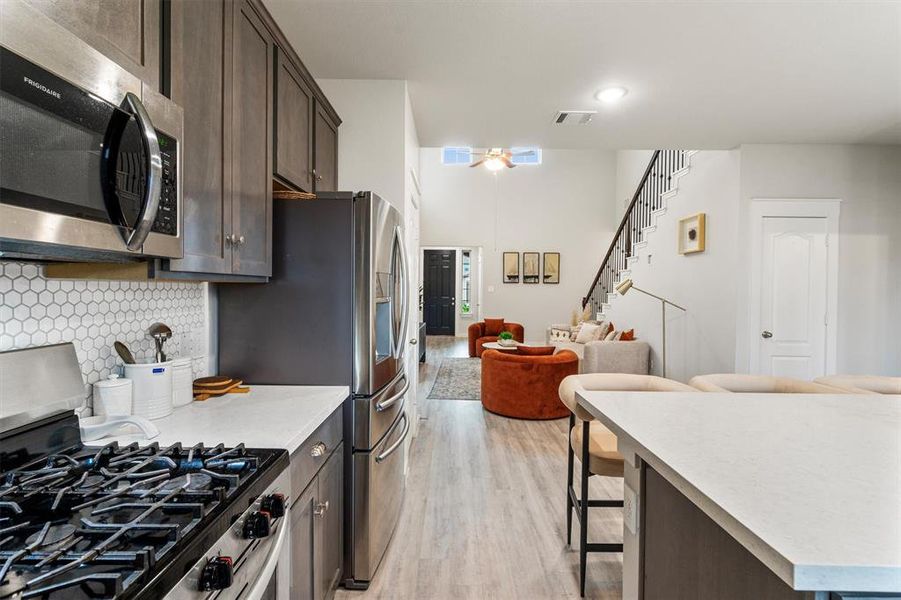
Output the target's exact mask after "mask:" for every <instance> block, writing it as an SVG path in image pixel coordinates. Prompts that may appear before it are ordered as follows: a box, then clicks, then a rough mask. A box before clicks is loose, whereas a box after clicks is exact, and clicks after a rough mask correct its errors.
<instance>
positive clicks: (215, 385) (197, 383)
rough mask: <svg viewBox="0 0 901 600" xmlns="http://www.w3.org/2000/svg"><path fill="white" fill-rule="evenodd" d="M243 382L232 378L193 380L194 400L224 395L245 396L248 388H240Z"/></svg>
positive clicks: (218, 377)
mask: <svg viewBox="0 0 901 600" xmlns="http://www.w3.org/2000/svg"><path fill="white" fill-rule="evenodd" d="M243 383H244V382H243V381H241V380H240V379H234V378H233V377H222V376H216V377H201V378H200V379H195V380H194V400H197V401H200V402H202V401H204V400H208V399H210V398H215V397H217V396H224V395H225V394H246V393H247V392H249V391H250V388H249V387H242V384H243Z"/></svg>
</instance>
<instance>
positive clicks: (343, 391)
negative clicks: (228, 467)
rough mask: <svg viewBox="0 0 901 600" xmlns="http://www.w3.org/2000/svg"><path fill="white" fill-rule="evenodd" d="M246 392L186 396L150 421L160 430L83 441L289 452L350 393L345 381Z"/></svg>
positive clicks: (261, 387) (265, 387) (257, 387)
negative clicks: (182, 402)
mask: <svg viewBox="0 0 901 600" xmlns="http://www.w3.org/2000/svg"><path fill="white" fill-rule="evenodd" d="M250 388H251V389H250V391H249V392H248V393H246V394H227V395H225V396H221V397H218V398H210V399H209V400H206V401H204V402H191V403H190V404H188V405H186V406H181V407H178V408H176V409H175V410H174V411H173V412H172V414H170V415H168V416H166V417H163V418H162V419H156V420H154V421H151V423H153V424H154V425H155V426H156V427H157V428H158V429H159V430H160V434H159V435H158V436H157V437H155V438H153V439H147V438H146V437H144V436H143V435H142V434H137V433H136V434H128V435H117V436H114V437H111V438H105V439H102V440H96V441H93V442H88V445H91V446H96V445H100V444H104V443H107V442H110V441H113V440H115V441H118V442H119V443H120V444H126V443H131V442H138V443H140V444H148V443H151V442H158V443H159V444H160V445H161V446H163V445H169V444H174V443H176V442H181V443H182V444H183V445H185V446H187V445H194V444H197V443H199V442H203V443H204V444H207V445H211V446H212V445H216V444H220V443H222V444H225V445H226V446H235V445H237V444H241V443H243V444H244V446H245V447H247V448H284V449H286V450H287V451H288V452H289V453H293V452H294V451H295V450H296V449H297V448H298V447H299V446H300V445H301V444H302V443H303V442H304V441H305V440H306V439H307V438H308V437H309V436H310V435H311V434H312V433H313V432H314V431H315V430H316V428H317V427H319V425H321V424H322V423H323V421H325V419H326V418H328V416H329V415H331V414H332V413H333V412H334V411H335V409H337V408H338V407H339V406H341V404H342V403H343V402H344V400H345V399H346V398H347V397H348V395H349V394H350V389H349V388H348V387H347V386H295V385H252V386H250Z"/></svg>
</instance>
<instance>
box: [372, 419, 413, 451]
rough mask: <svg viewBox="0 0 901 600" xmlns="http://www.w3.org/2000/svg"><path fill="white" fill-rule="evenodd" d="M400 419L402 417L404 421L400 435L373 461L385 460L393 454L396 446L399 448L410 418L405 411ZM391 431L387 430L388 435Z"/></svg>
mask: <svg viewBox="0 0 901 600" xmlns="http://www.w3.org/2000/svg"><path fill="white" fill-rule="evenodd" d="M400 419H403V421H404V429H403V431H402V432H401V434H400V437H398V438H397V440H396V441H395V442H394V443H393V444H391V445H390V446H388V447H387V448H385V450H384V451H382V452H381V453H380V454H379V455H378V456H376V457H375V462H377V463H380V462H382V461H383V460H385V459H386V458H388V457H389V456H391V455H392V454H394V452H395V451H396V450H397V449H398V448H400V446H401V444H403V443H404V440H405V439H406V438H407V433H409V431H410V420H409V419H408V418H407V413H404V414H402V415H401V417H400ZM400 419H398V420H397V422H398V424H400ZM394 429H397V425H395V426H394ZM392 433H394V432H393V431H392V432H389V433H388V435H389V436H390V435H391V434H392Z"/></svg>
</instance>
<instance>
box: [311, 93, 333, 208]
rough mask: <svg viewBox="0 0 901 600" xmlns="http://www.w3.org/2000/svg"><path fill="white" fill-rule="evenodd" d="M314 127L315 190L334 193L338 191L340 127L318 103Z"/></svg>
mask: <svg viewBox="0 0 901 600" xmlns="http://www.w3.org/2000/svg"><path fill="white" fill-rule="evenodd" d="M313 127H314V131H313V161H314V165H315V167H314V168H315V169H316V174H315V179H316V182H315V184H314V185H315V189H316V191H317V192H334V191H336V190H337V189H338V126H337V125H336V124H335V123H334V121H332V119H331V117H329V115H328V113H326V112H325V110H324V109H323V108H322V107H321V106H319V104H318V103H317V105H316V116H315V118H314V126H313Z"/></svg>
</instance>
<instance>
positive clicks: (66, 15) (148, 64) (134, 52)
mask: <svg viewBox="0 0 901 600" xmlns="http://www.w3.org/2000/svg"><path fill="white" fill-rule="evenodd" d="M27 1H28V3H29V4H31V5H32V6H34V7H36V8H37V9H38V10H40V11H41V12H43V13H44V14H45V15H47V16H48V17H50V18H51V19H53V20H54V21H56V22H57V23H59V24H60V25H62V26H63V27H65V28H66V29H68V30H69V31H71V32H72V33H74V34H75V35H77V36H78V37H79V38H81V39H83V40H84V41H85V42H87V43H88V44H90V45H91V46H93V47H94V48H96V49H97V50H98V51H100V52H101V53H102V54H104V55H106V56H107V57H109V58H111V59H112V60H114V61H115V62H116V63H118V64H119V65H121V66H122V67H123V68H124V69H126V70H128V71H130V72H131V73H133V74H134V75H135V76H137V77H139V78H140V79H141V80H142V81H144V83H146V84H148V85H149V86H151V87H152V88H153V89H155V90H157V91H159V89H160V0H130V1H126V2H123V1H122V0H92V1H90V2H85V0H27Z"/></svg>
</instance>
